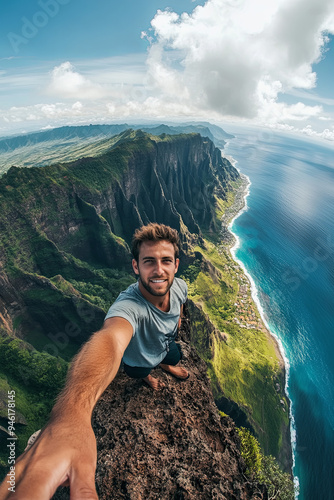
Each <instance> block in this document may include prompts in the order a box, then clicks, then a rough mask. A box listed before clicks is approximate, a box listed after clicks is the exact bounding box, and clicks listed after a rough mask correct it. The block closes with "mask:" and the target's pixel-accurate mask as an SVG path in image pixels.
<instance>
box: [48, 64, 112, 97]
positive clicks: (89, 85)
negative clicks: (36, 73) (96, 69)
mask: <svg viewBox="0 0 334 500" xmlns="http://www.w3.org/2000/svg"><path fill="white" fill-rule="evenodd" d="M47 91H48V93H50V94H54V95H56V96H58V97H63V98H73V97H74V98H75V97H77V98H80V99H99V98H101V97H103V95H104V91H103V88H102V87H101V85H99V84H96V83H93V82H91V81H90V80H89V79H88V78H86V77H85V76H83V75H81V74H80V73H79V72H77V71H76V70H75V68H74V66H73V65H72V64H71V63H70V62H69V61H67V62H64V63H62V64H61V65H60V66H56V67H55V68H54V69H53V70H52V72H51V82H50V84H49V86H48V89H47Z"/></svg>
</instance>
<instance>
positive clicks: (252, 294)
mask: <svg viewBox="0 0 334 500" xmlns="http://www.w3.org/2000/svg"><path fill="white" fill-rule="evenodd" d="M222 154H223V151H222ZM225 158H227V159H228V160H229V161H230V162H231V163H232V164H233V166H234V167H235V168H237V167H236V163H237V162H236V160H234V158H232V157H230V156H225ZM237 170H238V172H239V174H240V177H241V184H240V185H239V186H238V188H237V189H236V191H235V198H234V201H233V203H232V205H231V206H230V207H229V208H228V209H227V210H226V211H225V213H224V215H223V216H222V218H221V223H222V228H221V242H220V246H223V247H224V248H225V249H227V250H228V252H229V253H230V255H231V257H232V261H233V262H234V263H235V264H236V265H235V266H234V268H235V269H236V266H239V268H240V270H241V271H240V274H239V287H240V290H241V296H242V297H243V299H246V298H247V300H248V304H251V305H252V308H253V310H255V311H256V312H257V316H258V317H257V324H255V323H254V322H252V321H249V322H247V321H244V322H240V320H238V321H236V322H237V323H238V324H239V326H241V327H243V328H257V329H259V330H262V331H264V332H265V333H266V335H267V336H268V340H269V341H273V344H274V347H275V353H276V357H277V361H278V364H279V368H280V370H281V372H282V375H283V378H284V393H285V396H286V399H287V403H288V409H289V436H288V443H289V445H288V444H287V443H285V444H283V447H284V448H285V449H284V453H286V454H289V455H290V456H291V475H292V478H293V480H294V484H295V490H296V493H295V498H296V499H297V498H298V487H299V481H298V478H297V477H294V475H293V470H294V466H295V453H294V451H295V445H296V430H295V425H294V417H293V412H292V402H291V399H290V397H289V391H288V388H289V370H290V364H289V360H288V358H287V356H286V354H285V351H284V347H283V344H282V342H281V341H280V339H279V337H278V336H277V335H276V334H275V333H274V332H273V331H272V330H271V329H270V327H269V325H268V323H267V321H266V318H265V314H264V310H263V308H262V305H261V303H260V300H259V297H258V291H257V288H256V285H255V282H254V280H253V278H252V276H251V275H250V274H249V272H248V271H247V269H246V267H245V265H244V263H243V262H242V261H241V260H239V259H238V258H237V257H236V252H237V249H238V247H239V245H240V240H239V238H238V236H236V235H235V234H234V233H233V231H232V226H233V223H234V221H235V220H236V219H237V218H238V217H239V216H240V215H241V214H242V213H243V212H245V211H246V210H247V209H248V207H247V197H248V196H249V194H250V186H251V181H250V179H249V178H248V177H247V176H246V175H245V174H243V173H242V172H240V170H239V169H238V168H237ZM243 302H245V300H241V303H243ZM242 312H243V310H242V309H241V310H240V309H238V313H239V314H238V315H239V316H240V313H242ZM241 318H242V319H243V320H245V319H247V318H245V315H241ZM235 319H236V318H235Z"/></svg>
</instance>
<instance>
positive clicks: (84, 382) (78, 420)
mask: <svg viewBox="0 0 334 500" xmlns="http://www.w3.org/2000/svg"><path fill="white" fill-rule="evenodd" d="M132 333H133V329H132V326H131V325H130V323H129V322H128V321H127V320H125V319H123V318H118V317H117V318H110V319H107V320H106V321H105V323H104V325H103V328H102V329H101V330H100V331H99V332H97V333H95V334H94V335H93V336H92V338H91V339H90V340H89V341H88V342H87V343H86V344H84V346H83V347H82V348H81V350H80V352H79V353H78V354H77V356H76V357H75V359H74V361H73V363H72V365H71V368H70V370H69V374H68V377H67V382H66V385H65V388H64V390H63V391H62V392H61V394H60V396H59V398H58V400H57V402H56V404H55V406H54V408H53V410H52V412H51V416H50V420H49V422H48V424H47V425H46V427H44V429H42V432H41V433H40V435H39V436H38V438H37V440H36V442H35V443H34V444H33V446H32V447H31V448H30V449H29V450H27V451H26V452H24V453H23V455H21V457H19V458H18V460H17V462H16V464H15V478H16V479H15V483H16V484H15V493H13V492H10V491H8V486H9V485H8V483H6V481H7V477H6V478H5V480H4V482H3V483H2V485H1V486H0V500H7V499H8V500H9V499H10V500H14V499H16V500H49V499H50V498H51V497H52V495H53V494H54V492H55V491H56V489H57V487H58V486H59V485H61V484H69V485H70V488H71V500H83V499H86V500H97V499H98V497H97V494H96V490H95V469H96V458H97V454H96V440H95V436H94V432H93V429H92V426H91V415H92V411H93V409H94V406H95V404H96V403H97V401H98V399H99V397H100V396H101V394H102V393H103V391H104V390H105V389H106V388H107V386H108V385H109V384H110V382H111V381H112V380H113V379H114V377H115V376H116V374H117V371H118V369H119V366H120V363H121V359H122V356H123V353H124V351H125V349H126V347H127V346H128V344H129V342H130V340H131V337H132Z"/></svg>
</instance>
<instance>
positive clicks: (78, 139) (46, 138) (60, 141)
mask: <svg viewBox="0 0 334 500" xmlns="http://www.w3.org/2000/svg"><path fill="white" fill-rule="evenodd" d="M130 128H131V129H133V130H144V131H145V132H147V133H150V134H152V135H161V134H163V133H165V134H168V135H177V134H180V133H199V134H200V135H201V136H202V137H208V138H209V139H211V140H212V141H213V142H214V143H215V144H216V146H218V147H222V148H223V147H224V145H225V144H226V140H227V139H230V138H232V137H233V136H232V135H230V134H227V133H226V132H225V131H224V130H223V129H221V128H220V127H218V126H216V125H212V124H210V123H206V122H205V123H201V122H198V123H185V124H165V125H163V124H151V125H137V124H133V125H128V124H126V123H125V124H119V125H80V126H65V127H59V128H55V129H50V130H44V131H40V132H34V133H29V134H22V135H18V136H10V137H0V175H1V174H3V173H4V172H6V171H7V170H8V168H10V167H11V166H13V165H15V166H18V167H33V166H35V167H40V166H45V165H49V164H52V163H55V162H69V161H74V160H77V159H80V158H83V157H87V156H96V155H98V154H102V153H103V152H105V151H106V150H107V148H108V147H109V146H110V144H109V140H110V139H111V138H113V137H115V141H114V143H115V144H116V143H117V140H118V139H117V136H118V135H121V134H122V133H124V132H125V133H127V131H128V130H129V129H130ZM106 143H107V144H106Z"/></svg>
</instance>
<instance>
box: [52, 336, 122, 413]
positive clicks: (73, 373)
mask: <svg viewBox="0 0 334 500" xmlns="http://www.w3.org/2000/svg"><path fill="white" fill-rule="evenodd" d="M122 354H123V351H122V349H121V348H120V347H119V346H118V344H117V342H116V340H115V338H114V337H113V336H112V335H110V333H109V332H108V331H107V330H101V331H99V332H97V333H95V334H94V335H93V336H92V338H91V339H90V340H89V341H88V342H87V343H86V344H85V345H84V346H83V347H82V348H81V350H80V352H79V353H78V354H77V356H76V357H75V358H74V360H73V362H72V365H71V367H70V369H69V373H68V376H67V381H66V385H65V387H64V389H63V391H62V392H61V394H60V395H59V397H58V399H57V402H56V404H55V406H54V408H53V410H52V413H51V418H50V421H51V422H52V421H55V420H57V421H58V420H59V419H66V420H76V419H77V418H78V416H79V417H80V419H81V420H87V421H90V418H91V414H92V411H93V408H94V406H95V404H96V403H97V401H98V399H99V397H100V396H101V394H102V393H103V391H104V390H105V389H106V388H107V386H108V385H109V384H110V383H111V381H112V380H113V379H114V377H115V376H116V374H117V371H118V369H119V366H120V362H121V359H122Z"/></svg>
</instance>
